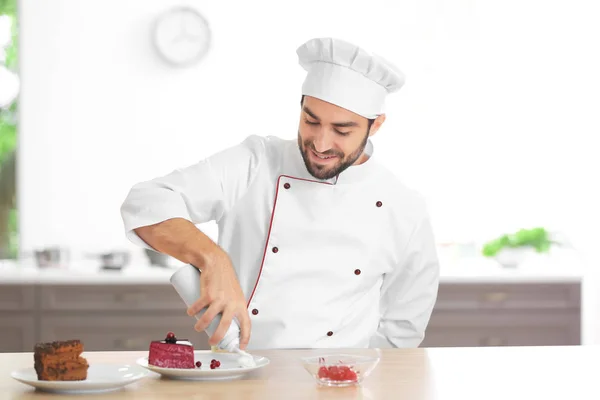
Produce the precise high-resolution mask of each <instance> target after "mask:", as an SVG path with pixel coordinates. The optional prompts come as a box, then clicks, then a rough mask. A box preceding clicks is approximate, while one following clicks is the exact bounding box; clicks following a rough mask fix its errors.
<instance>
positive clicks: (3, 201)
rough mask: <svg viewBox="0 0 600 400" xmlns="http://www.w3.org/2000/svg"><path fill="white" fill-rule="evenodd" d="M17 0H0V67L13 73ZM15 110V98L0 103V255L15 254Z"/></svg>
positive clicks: (6, 256) (5, 256) (15, 58)
mask: <svg viewBox="0 0 600 400" xmlns="http://www.w3.org/2000/svg"><path fill="white" fill-rule="evenodd" d="M16 15H17V1H16V0H0V16H8V18H10V20H11V41H10V43H9V45H8V46H7V47H5V48H3V49H0V50H3V52H2V53H3V55H4V57H2V58H0V67H2V68H6V69H7V70H8V71H10V72H12V73H15V74H16V73H17V69H18V68H17V49H18V28H17V18H16ZM17 112H18V102H17V99H14V100H13V101H12V102H11V103H10V104H8V105H3V107H0V259H3V258H12V259H14V258H17V254H18V244H17V240H18V236H17V233H18V231H17V229H18V228H17V209H16V192H17V189H16V187H17V185H16V165H17V150H16V148H17Z"/></svg>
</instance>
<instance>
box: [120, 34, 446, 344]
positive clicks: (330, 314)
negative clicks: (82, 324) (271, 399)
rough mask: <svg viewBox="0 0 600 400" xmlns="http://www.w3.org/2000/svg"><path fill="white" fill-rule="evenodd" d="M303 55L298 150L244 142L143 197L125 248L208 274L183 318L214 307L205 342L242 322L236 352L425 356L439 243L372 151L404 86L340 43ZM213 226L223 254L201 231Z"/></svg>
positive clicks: (134, 195)
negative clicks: (398, 351)
mask: <svg viewBox="0 0 600 400" xmlns="http://www.w3.org/2000/svg"><path fill="white" fill-rule="evenodd" d="M297 54H298V56H299V60H300V64H301V65H302V67H303V68H304V69H305V70H306V71H307V77H306V80H305V82H304V84H303V86H302V102H301V111H300V124H299V129H298V138H297V140H295V139H294V140H284V139H280V138H277V137H272V136H269V137H259V136H250V137H248V138H247V139H246V140H244V141H243V142H242V143H241V144H239V145H237V146H234V147H232V148H229V149H226V150H224V151H222V152H220V153H218V154H215V155H213V156H211V157H208V158H207V159H205V160H202V161H200V162H199V163H197V164H195V165H192V166H190V167H187V168H185V169H180V170H176V171H174V172H172V173H170V174H169V175H167V176H164V177H159V178H156V179H153V180H151V181H148V182H143V183H139V184H137V185H135V186H134V187H133V188H132V189H131V191H130V193H129V195H128V196H127V198H126V200H125V202H124V204H123V206H122V209H121V212H122V217H123V220H124V224H125V230H126V234H127V237H128V238H129V239H130V240H132V241H133V242H134V243H137V244H139V245H140V246H144V247H147V248H151V249H154V250H156V251H159V252H163V253H166V254H169V255H171V256H173V257H175V258H177V259H179V260H180V261H182V262H185V263H189V264H192V265H194V266H195V267H197V268H199V269H200V270H201V272H202V273H201V278H200V280H201V290H202V294H203V295H202V297H201V298H200V299H198V301H197V302H196V303H195V304H194V305H192V306H191V307H189V309H188V314H189V315H194V314H196V313H197V312H198V311H200V310H201V309H202V308H204V307H208V309H207V311H206V313H205V314H204V316H203V318H202V319H200V320H199V321H197V323H196V325H195V328H196V329H197V330H198V331H202V330H203V329H204V328H205V327H206V326H208V324H209V323H210V321H211V320H212V318H214V316H215V315H217V314H219V313H222V314H223V317H222V322H221V324H220V325H219V328H218V330H217V332H216V333H215V334H214V335H213V337H211V338H210V343H211V344H216V343H217V342H218V341H219V340H220V339H221V338H222V337H223V335H224V334H225V332H226V330H227V328H228V327H229V325H230V323H231V322H232V320H234V319H235V320H237V321H238V323H239V324H240V328H241V344H242V346H241V347H242V349H245V348H248V349H257V348H263V349H264V348H319V347H337V348H340V347H417V346H418V345H419V344H420V343H421V341H422V339H423V337H424V331H425V328H426V326H427V324H428V321H429V318H430V315H431V311H432V308H433V305H434V303H435V301H436V297H437V289H438V279H439V267H438V259H437V255H436V249H435V242H434V238H433V234H432V229H431V226H430V221H429V217H428V213H427V210H426V207H425V204H424V201H423V200H422V199H421V197H420V196H419V195H418V194H416V193H414V192H413V191H411V190H409V189H407V188H406V187H405V186H404V185H402V183H400V182H399V181H398V180H397V179H396V178H395V177H394V175H393V174H392V173H390V172H389V171H388V170H387V169H385V168H384V167H383V166H382V165H380V164H379V163H378V162H377V161H376V160H375V159H374V158H373V145H372V143H371V141H370V139H369V138H370V137H371V136H373V135H374V134H375V133H376V132H377V131H378V130H379V128H380V127H381V125H382V124H383V122H384V121H385V115H384V114H383V112H382V109H383V105H384V100H385V97H386V95H387V94H388V93H391V92H395V91H397V90H399V89H400V87H401V86H402V85H403V84H404V76H403V74H402V73H401V72H400V71H398V70H396V69H395V68H394V67H393V66H391V65H389V64H388V63H387V62H386V61H384V60H383V59H381V58H379V57H377V56H374V55H371V54H369V53H367V52H366V51H365V50H363V49H361V48H359V47H357V46H355V45H352V44H350V43H347V42H344V41H341V40H337V39H328V38H326V39H313V40H310V41H308V42H306V43H305V44H303V45H302V46H300V47H299V48H298V50H297ZM211 220H212V221H216V222H217V223H218V226H219V240H218V244H216V243H214V242H212V241H211V240H210V238H208V237H207V236H206V235H204V234H203V233H202V232H201V231H200V230H199V229H197V227H196V226H195V224H200V223H204V222H207V221H211ZM250 327H252V329H250ZM250 331H252V335H250Z"/></svg>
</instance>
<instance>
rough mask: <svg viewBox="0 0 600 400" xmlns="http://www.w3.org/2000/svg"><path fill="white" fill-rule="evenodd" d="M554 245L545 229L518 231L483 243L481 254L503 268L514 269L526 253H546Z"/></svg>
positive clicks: (554, 242)
mask: <svg viewBox="0 0 600 400" xmlns="http://www.w3.org/2000/svg"><path fill="white" fill-rule="evenodd" d="M554 244H558V242H556V241H555V240H553V239H552V235H551V234H550V233H549V232H548V231H547V230H546V229H545V228H542V227H537V228H531V229H520V230H518V231H517V232H514V233H510V234H504V235H502V236H500V237H498V238H496V239H493V240H491V241H489V242H487V243H485V244H484V245H483V248H482V254H483V255H484V256H485V257H494V258H496V260H498V262H499V263H500V264H502V265H503V266H505V267H516V266H518V265H519V263H520V262H521V261H522V260H523V258H524V257H525V256H526V255H527V253H528V252H531V251H534V252H535V253H538V254H542V253H548V252H549V251H550V248H551V247H552V245H554Z"/></svg>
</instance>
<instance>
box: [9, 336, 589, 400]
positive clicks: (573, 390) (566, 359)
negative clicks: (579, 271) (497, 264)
mask: <svg viewBox="0 0 600 400" xmlns="http://www.w3.org/2000/svg"><path fill="white" fill-rule="evenodd" d="M374 351H375V350H373V349H368V350H357V349H352V350H335V352H343V353H351V354H367V355H373V352H374ZM323 352H324V351H323V350H268V351H255V352H253V353H254V354H256V355H263V356H266V357H268V358H269V359H270V360H271V363H270V364H269V365H268V366H267V367H265V368H262V369H260V370H258V371H255V372H253V373H252V374H251V375H249V376H247V377H246V378H245V379H242V380H236V381H221V382H218V381H213V382H199V381H180V380H169V379H165V378H161V377H160V375H158V374H155V373H153V372H151V373H150V375H149V376H148V377H146V378H143V379H142V380H140V381H138V382H136V383H133V384H131V385H129V386H126V387H125V388H124V389H121V390H120V391H117V392H112V393H106V394H95V395H87V396H77V395H54V394H49V393H43V392H38V391H36V390H35V389H34V388H32V387H30V386H28V385H25V384H23V383H20V382H18V381H16V380H14V379H13V378H12V377H11V376H10V373H11V372H12V371H13V370H15V369H20V368H27V367H32V366H33V355H32V353H0V399H11V400H13V399H19V400H20V399H23V400H24V399H58V398H60V399H64V398H67V399H77V398H93V399H145V400H146V399H148V400H149V399H169V398H171V399H176V398H177V399H179V398H181V399H195V400H205V399H206V400H208V399H210V400H212V399H217V400H221V399H250V400H252V399H260V400H265V399H319V400H321V399H322V400H326V399H373V400H379V399H398V400H400V399H402V400H404V399H406V400H420V399H452V400H464V399H478V400H489V399H503V400H514V399H532V400H533V399H544V400H545V399H555V398H556V399H565V400H571V399H573V400H575V399H577V400H579V399H600V379H598V377H599V376H600V367H599V364H600V347H598V346H566V347H495V348H494V347H484V348H430V349H383V350H380V355H381V362H380V363H379V365H378V366H377V368H376V369H375V371H374V372H373V373H372V374H371V375H370V376H369V377H368V378H367V379H366V380H365V381H364V382H363V385H362V386H360V387H348V388H326V387H320V386H318V385H317V384H316V383H315V381H314V380H313V378H312V377H311V376H310V375H309V374H308V373H307V372H306V371H305V370H304V368H303V367H302V365H301V364H300V362H299V360H298V358H299V357H301V356H305V355H317V354H322V353H323ZM325 352H327V353H330V352H332V351H325ZM146 355H147V352H124V351H123V352H85V353H84V356H85V357H86V358H87V359H88V361H89V362H90V364H91V363H115V364H134V365H135V361H136V360H137V359H138V358H139V357H143V356H146Z"/></svg>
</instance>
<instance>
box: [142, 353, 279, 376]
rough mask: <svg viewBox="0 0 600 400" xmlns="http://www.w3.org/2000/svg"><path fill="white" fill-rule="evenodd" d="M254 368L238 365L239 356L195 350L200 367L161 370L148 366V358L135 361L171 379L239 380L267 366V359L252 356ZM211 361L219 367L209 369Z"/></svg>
mask: <svg viewBox="0 0 600 400" xmlns="http://www.w3.org/2000/svg"><path fill="white" fill-rule="evenodd" d="M252 358H253V359H254V362H255V363H256V365H255V366H252V367H249V366H243V365H242V364H240V362H239V359H240V356H239V355H238V354H235V353H222V352H213V351H212V350H195V351H194V361H195V362H198V361H200V362H201V364H202V365H201V366H200V367H194V368H189V369H186V368H162V367H156V366H154V365H149V364H148V357H142V358H139V359H138V360H137V364H138V365H140V366H142V367H144V368H147V369H149V370H150V371H153V372H156V373H158V374H161V375H162V376H164V377H167V378H172V379H191V380H206V381H208V380H230V379H239V378H242V377H244V376H245V375H247V374H248V373H250V372H252V371H255V370H257V369H260V368H263V367H266V366H267V365H269V359H268V358H266V357H262V356H252ZM212 360H218V361H219V362H220V363H221V365H220V366H219V367H217V368H215V369H211V368H210V364H211V361H212Z"/></svg>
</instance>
